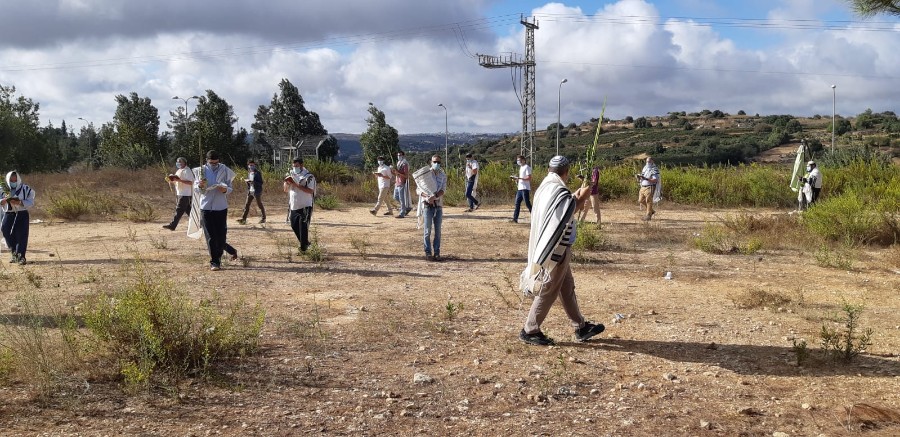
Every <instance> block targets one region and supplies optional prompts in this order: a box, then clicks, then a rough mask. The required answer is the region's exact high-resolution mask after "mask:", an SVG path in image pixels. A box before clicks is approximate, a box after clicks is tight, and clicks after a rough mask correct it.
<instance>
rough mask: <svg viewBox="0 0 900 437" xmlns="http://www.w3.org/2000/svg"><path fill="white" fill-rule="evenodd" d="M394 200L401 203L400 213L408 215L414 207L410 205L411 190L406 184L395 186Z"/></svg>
mask: <svg viewBox="0 0 900 437" xmlns="http://www.w3.org/2000/svg"><path fill="white" fill-rule="evenodd" d="M394 200H396V201H397V203H399V204H400V215H406V214H407V213H408V212H409V210H410V209H411V208H412V207H411V206H410V205H409V191H407V189H406V184H403V185H397V186H395V187H394Z"/></svg>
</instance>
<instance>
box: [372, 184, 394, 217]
mask: <svg viewBox="0 0 900 437" xmlns="http://www.w3.org/2000/svg"><path fill="white" fill-rule="evenodd" d="M391 194H393V193H392V192H391V187H386V188H379V189H378V201H376V202H375V207H373V208H372V211H375V214H378V210H379V209H381V205H385V206H387V212H392V211H393V209H392V208H391Z"/></svg>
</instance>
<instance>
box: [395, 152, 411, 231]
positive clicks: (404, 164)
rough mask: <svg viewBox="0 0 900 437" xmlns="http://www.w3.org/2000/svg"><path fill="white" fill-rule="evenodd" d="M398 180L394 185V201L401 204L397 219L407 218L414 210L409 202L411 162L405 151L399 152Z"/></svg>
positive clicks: (396, 171) (396, 173)
mask: <svg viewBox="0 0 900 437" xmlns="http://www.w3.org/2000/svg"><path fill="white" fill-rule="evenodd" d="M394 175H396V177H397V179H396V181H395V184H394V199H396V200H397V203H399V204H400V214H398V215H397V218H403V217H406V215H407V214H409V211H410V210H411V209H412V205H411V203H410V200H409V161H407V160H406V154H405V153H403V151H402V150H401V151H399V152H397V168H396V170H394Z"/></svg>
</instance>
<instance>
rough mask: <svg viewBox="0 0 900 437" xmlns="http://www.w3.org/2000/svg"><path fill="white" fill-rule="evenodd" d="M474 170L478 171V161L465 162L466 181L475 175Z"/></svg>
mask: <svg viewBox="0 0 900 437" xmlns="http://www.w3.org/2000/svg"><path fill="white" fill-rule="evenodd" d="M475 170H478V161H476V160H474V159H473V160H471V161H467V162H466V179H469V178H470V177H472V175H473V174H475Z"/></svg>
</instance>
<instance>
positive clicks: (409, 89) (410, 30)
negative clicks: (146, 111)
mask: <svg viewBox="0 0 900 437" xmlns="http://www.w3.org/2000/svg"><path fill="white" fill-rule="evenodd" d="M0 10H2V11H4V12H3V14H0V84H2V85H4V86H15V87H16V94H17V95H24V96H25V97H28V98H31V99H33V100H34V101H36V102H38V103H40V114H41V124H42V125H47V124H48V123H52V124H53V125H55V126H59V124H60V123H61V122H62V121H63V120H65V121H66V123H67V125H68V126H70V127H74V128H75V129H76V131H77V129H78V128H80V127H81V126H82V125H85V124H86V122H91V123H93V124H94V125H95V126H97V127H99V125H100V124H102V123H105V122H108V121H110V120H111V119H112V117H113V113H114V112H115V106H116V104H115V96H116V95H118V94H124V95H128V94H129V93H131V92H136V93H137V94H138V95H139V96H141V97H149V98H150V99H151V100H152V102H153V104H154V105H155V106H156V107H157V108H158V109H159V112H160V119H161V120H160V121H161V123H160V126H161V129H165V126H166V122H167V121H170V120H171V116H170V115H169V111H173V110H175V108H176V106H179V105H184V103H183V102H182V101H180V100H173V99H172V97H173V96H180V97H182V98H186V97H190V96H193V95H201V94H203V93H205V92H206V90H213V91H215V92H216V94H218V95H219V96H220V97H222V98H224V99H225V100H227V101H228V103H229V104H231V105H232V106H233V107H234V112H235V115H236V116H237V117H238V123H237V125H238V126H241V127H244V128H247V129H248V130H250V124H251V123H253V115H254V114H255V113H256V109H257V107H258V106H259V105H264V104H269V103H270V101H271V98H272V96H273V94H274V93H276V92H277V90H278V83H279V82H280V80H281V79H282V78H287V79H288V80H290V81H291V82H292V83H293V84H294V85H296V86H297V87H298V88H299V89H300V93H301V95H302V96H303V98H304V100H305V103H306V107H307V109H308V110H310V111H315V112H317V113H318V114H319V116H320V118H321V120H322V123H323V125H324V126H325V128H326V129H328V131H329V132H331V133H361V132H363V131H364V130H365V129H366V121H365V120H366V117H367V116H368V114H367V107H368V104H369V103H370V102H371V103H373V104H374V105H375V106H377V107H378V108H379V109H381V110H382V111H384V112H385V114H386V119H387V122H388V123H389V124H391V125H392V126H394V127H395V128H397V129H398V131H399V132H400V133H401V134H408V133H431V132H443V131H444V128H445V116H446V123H447V128H448V129H449V130H450V131H451V132H472V133H512V132H518V131H519V130H521V123H522V121H521V107H520V104H519V100H518V97H517V91H518V90H517V87H514V80H513V79H514V78H515V76H514V75H513V72H514V71H513V70H510V69H486V68H483V67H481V66H479V65H478V62H477V59H476V58H475V55H476V54H488V55H500V54H505V53H510V52H512V53H518V54H524V53H525V33H524V27H523V26H522V25H521V24H520V16H525V17H532V19H536V20H537V23H538V26H539V28H538V29H537V30H536V31H535V58H536V66H535V75H536V87H535V88H536V90H537V99H536V101H537V111H536V113H537V128H538V129H544V128H546V127H547V126H548V125H550V124H552V123H554V122H556V118H557V116H559V117H560V120H561V121H562V123H563V124H568V123H572V122H574V123H580V122H582V121H587V120H589V119H590V118H596V117H599V115H600V111H601V108H602V105H603V101H604V100H605V101H606V112H605V116H606V117H609V118H612V119H621V118H624V117H625V116H629V115H630V116H633V117H639V116H647V115H665V114H666V113H668V112H670V111H687V112H698V111H701V110H703V109H709V110H715V109H720V110H722V111H724V112H727V113H732V114H734V113H736V112H738V111H739V110H744V111H745V112H746V113H748V114H755V113H758V114H763V115H768V114H793V115H796V116H812V115H814V114H821V115H831V113H832V104H833V103H834V105H835V107H836V111H837V113H838V114H840V115H845V116H854V115H856V114H859V113H860V112H863V111H865V110H866V109H872V110H873V111H875V112H882V111H894V112H900V107H898V106H900V86H898V83H900V56H898V55H897V51H896V47H900V20H898V18H896V17H889V16H876V17H873V18H869V19H866V20H864V19H862V18H859V17H856V16H854V15H853V14H852V12H851V11H850V10H849V7H848V6H847V4H846V2H844V1H842V0H754V1H731V0H728V1H714V0H667V1H664V0H619V1H583V0H578V1H566V2H558V3H557V2H543V1H534V0H379V1H371V0H329V1H322V0H304V1H297V0H267V1H262V2H260V1H238V0H192V1H184V0H154V1H152V2H151V1H137V0H131V1H121V0H37V1H28V2H26V1H20V0H0ZM563 79H566V80H567V81H566V83H565V84H562V85H561V86H560V82H561V81H562V80H563ZM515 83H516V84H518V80H516V81H515ZM832 85H835V88H834V89H832V87H831V86H832ZM441 103H442V104H444V105H445V107H446V108H447V109H446V112H445V110H444V108H442V107H439V106H438V104H441ZM195 104H196V101H191V102H190V103H189V105H190V106H189V111H190V110H192V109H193V105H195ZM557 104H559V113H557Z"/></svg>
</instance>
